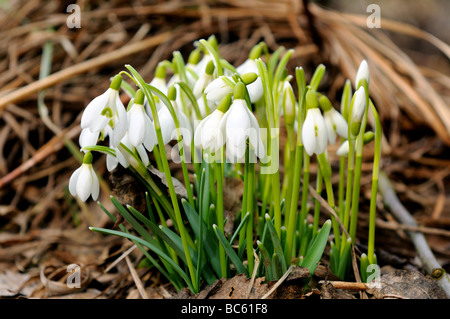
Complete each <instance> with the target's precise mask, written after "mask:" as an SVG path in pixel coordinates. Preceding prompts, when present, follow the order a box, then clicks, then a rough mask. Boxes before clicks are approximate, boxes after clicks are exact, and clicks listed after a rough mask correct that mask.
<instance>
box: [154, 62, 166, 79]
mask: <svg viewBox="0 0 450 319" xmlns="http://www.w3.org/2000/svg"><path fill="white" fill-rule="evenodd" d="M155 78H158V79H165V78H166V66H165V64H162V63H159V64H158V66H157V67H156V71H155Z"/></svg>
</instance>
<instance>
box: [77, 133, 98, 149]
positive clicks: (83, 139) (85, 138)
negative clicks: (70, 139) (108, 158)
mask: <svg viewBox="0 0 450 319" xmlns="http://www.w3.org/2000/svg"><path fill="white" fill-rule="evenodd" d="M100 133H101V132H91V131H90V130H89V129H84V130H81V133H80V137H79V139H78V143H79V144H80V147H81V150H83V148H84V147H86V146H93V145H97V141H98V138H99V136H100ZM102 135H103V133H102Z"/></svg>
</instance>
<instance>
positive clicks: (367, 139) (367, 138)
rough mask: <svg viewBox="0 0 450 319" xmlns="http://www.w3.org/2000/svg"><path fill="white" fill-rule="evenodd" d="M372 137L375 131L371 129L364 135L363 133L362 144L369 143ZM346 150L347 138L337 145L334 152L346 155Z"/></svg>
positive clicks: (347, 146) (347, 148) (347, 147)
mask: <svg viewBox="0 0 450 319" xmlns="http://www.w3.org/2000/svg"><path fill="white" fill-rule="evenodd" d="M374 138H375V133H374V132H371V131H367V132H365V133H364V135H363V142H364V145H366V144H369V143H370V142H371V141H372V140H373V139H374ZM358 141H359V140H356V143H355V147H356V145H358ZM348 150H349V145H348V140H345V141H344V142H343V143H342V144H341V146H339V148H338V149H337V151H336V154H337V155H338V156H347V155H348Z"/></svg>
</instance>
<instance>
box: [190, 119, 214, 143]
mask: <svg viewBox="0 0 450 319" xmlns="http://www.w3.org/2000/svg"><path fill="white" fill-rule="evenodd" d="M210 116H211V114H210V115H208V116H207V117H205V118H204V119H203V120H202V121H200V124H198V126H197V128H196V129H195V133H194V145H195V147H202V145H203V143H202V142H203V141H202V140H203V139H202V132H203V127H204V126H205V124H206V121H207V120H208V118H209V117H210Z"/></svg>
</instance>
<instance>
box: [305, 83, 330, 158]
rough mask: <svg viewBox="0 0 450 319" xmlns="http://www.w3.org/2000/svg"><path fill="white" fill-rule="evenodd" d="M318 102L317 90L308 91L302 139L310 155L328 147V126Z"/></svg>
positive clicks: (320, 152)
mask: <svg viewBox="0 0 450 319" xmlns="http://www.w3.org/2000/svg"><path fill="white" fill-rule="evenodd" d="M318 104H319V102H318V99H317V94H316V92H313V91H308V93H306V106H307V108H308V110H307V112H306V118H305V122H304V123H303V128H302V140H303V145H304V147H305V151H306V153H308V155H309V156H312V155H313V154H314V153H315V154H317V155H319V154H322V153H323V152H325V150H326V148H327V141H328V135H327V127H326V124H325V120H324V118H323V116H322V113H321V112H320V109H319V108H318Z"/></svg>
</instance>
